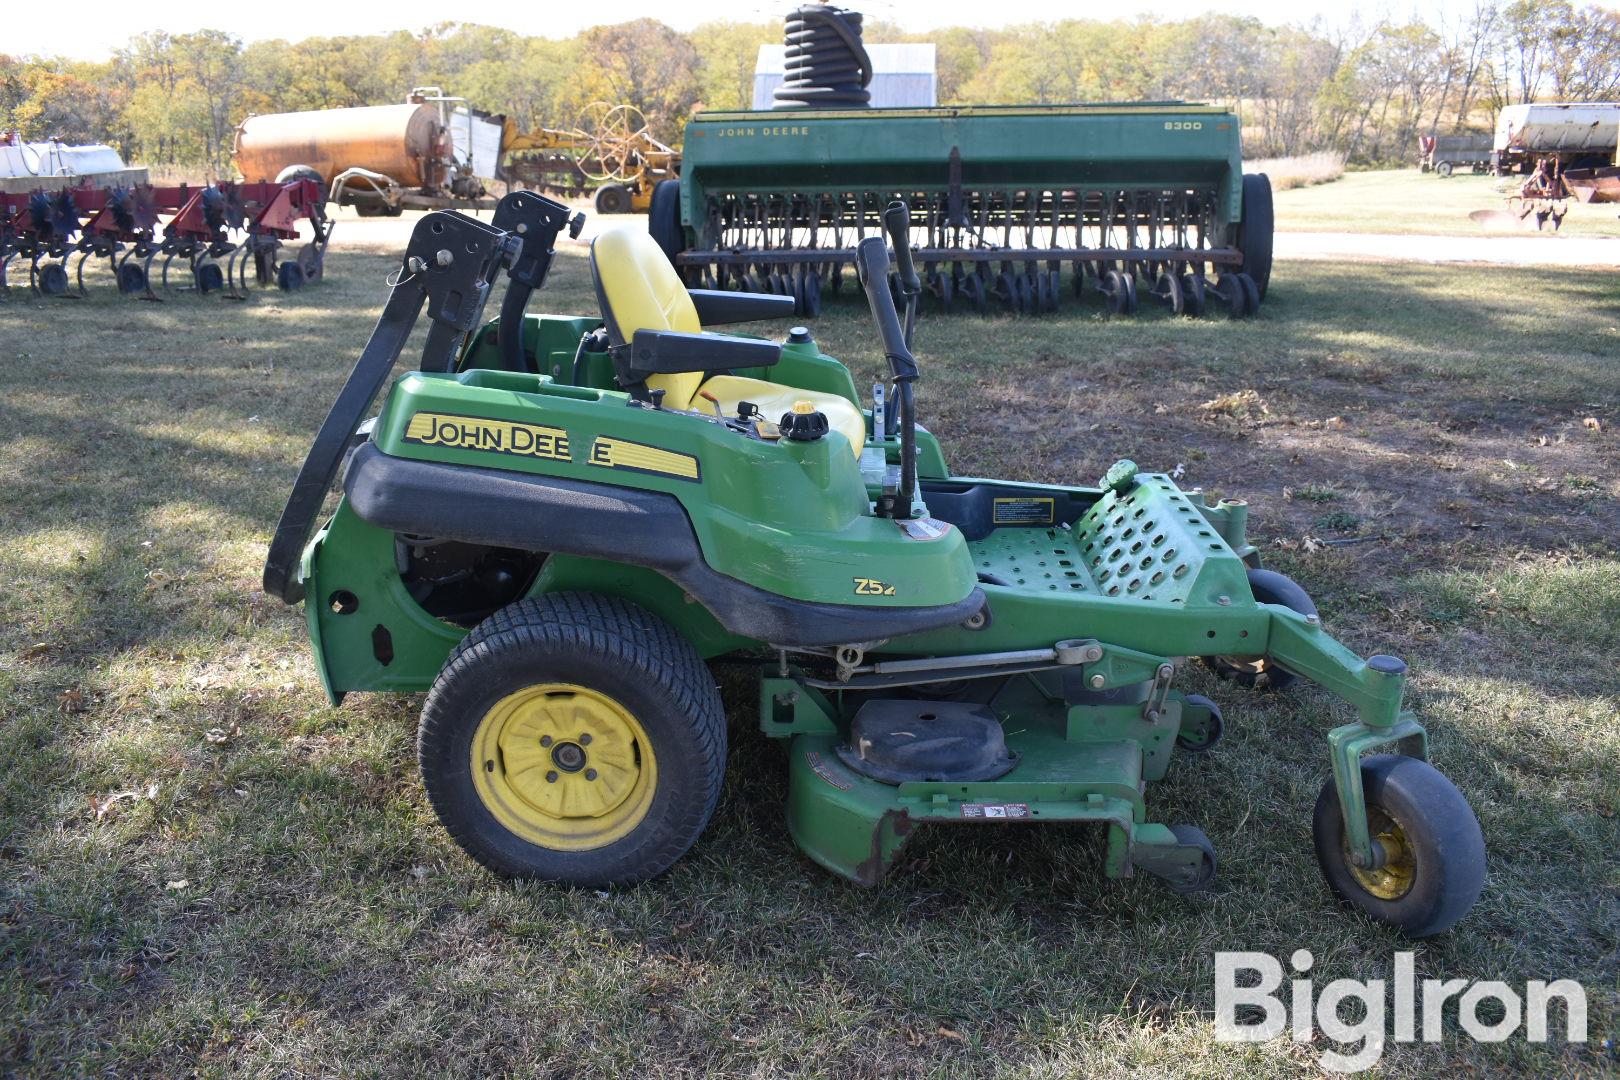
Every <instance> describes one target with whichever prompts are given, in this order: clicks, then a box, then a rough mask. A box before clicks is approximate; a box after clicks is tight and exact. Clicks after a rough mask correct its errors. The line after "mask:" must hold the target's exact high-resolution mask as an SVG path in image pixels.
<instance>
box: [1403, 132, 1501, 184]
mask: <svg viewBox="0 0 1620 1080" xmlns="http://www.w3.org/2000/svg"><path fill="white" fill-rule="evenodd" d="M1492 142H1493V140H1492V138H1491V136H1489V135H1420V136H1418V152H1419V158H1418V168H1419V169H1421V170H1422V171H1423V172H1432V173H1434V174H1435V175H1436V176H1438V177H1440V178H1441V179H1445V178H1446V177H1448V176H1450V175H1451V174H1452V173H1453V172H1456V171H1457V170H1458V169H1467V170H1468V171H1470V172H1472V173H1487V172H1490V171H1491V148H1492Z"/></svg>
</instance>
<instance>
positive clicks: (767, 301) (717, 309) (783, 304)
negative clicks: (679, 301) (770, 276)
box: [687, 289, 793, 326]
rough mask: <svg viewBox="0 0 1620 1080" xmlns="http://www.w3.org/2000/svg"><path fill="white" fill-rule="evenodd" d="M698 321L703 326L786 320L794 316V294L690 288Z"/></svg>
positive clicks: (689, 293)
mask: <svg viewBox="0 0 1620 1080" xmlns="http://www.w3.org/2000/svg"><path fill="white" fill-rule="evenodd" d="M687 292H688V295H690V296H691V297H692V306H693V307H695V308H697V314H698V321H699V322H701V323H702V324H703V325H704V326H715V325H717V324H719V323H734V322H755V321H757V320H759V319H787V318H791V317H792V315H793V297H791V296H776V295H773V294H771V293H753V292H726V291H724V290H721V289H689V290H687Z"/></svg>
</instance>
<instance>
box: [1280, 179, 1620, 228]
mask: <svg viewBox="0 0 1620 1080" xmlns="http://www.w3.org/2000/svg"><path fill="white" fill-rule="evenodd" d="M1522 179H1523V178H1522V177H1520V178H1509V179H1501V180H1499V179H1497V178H1495V177H1492V176H1475V175H1473V174H1472V173H1462V172H1459V173H1456V174H1454V175H1452V176H1451V177H1449V178H1447V179H1444V180H1442V179H1441V178H1440V177H1438V176H1435V175H1434V174H1432V173H1423V172H1419V171H1418V170H1417V169H1395V170H1385V171H1381V172H1353V173H1346V174H1345V175H1344V176H1342V177H1340V178H1339V179H1338V180H1335V181H1333V182H1332V183H1328V184H1317V185H1314V186H1311V187H1301V188H1294V189H1292V190H1290V191H1279V192H1277V195H1276V206H1277V228H1278V230H1280V231H1283V232H1362V233H1422V234H1429V235H1441V236H1482V235H1516V236H1529V235H1535V229H1534V225H1533V224H1532V226H1531V228H1530V229H1528V230H1525V229H1523V228H1519V227H1517V226H1515V225H1511V224H1509V225H1503V224H1492V225H1490V226H1483V225H1479V224H1476V223H1475V222H1473V221H1471V220H1469V217H1468V215H1469V214H1470V213H1472V212H1473V211H1475V210H1505V209H1507V205H1508V204H1507V192H1508V190H1509V189H1510V188H1511V189H1514V190H1517V188H1518V186H1519V184H1520V182H1522ZM1569 205H1570V212H1569V216H1568V217H1566V218H1565V219H1564V224H1563V226H1562V228H1560V229H1559V231H1558V233H1557V234H1555V235H1557V236H1620V206H1615V205H1612V204H1609V205H1591V204H1587V203H1574V202H1572V203H1570V204H1569Z"/></svg>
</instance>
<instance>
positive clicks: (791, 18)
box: [771, 4, 872, 109]
mask: <svg viewBox="0 0 1620 1080" xmlns="http://www.w3.org/2000/svg"><path fill="white" fill-rule="evenodd" d="M782 39H783V42H784V43H785V44H786V45H787V57H786V63H785V64H784V67H783V82H782V85H781V86H779V87H778V88H777V89H776V93H775V94H774V95H773V96H774V97H775V99H776V103H775V104H774V105H772V106H771V107H772V108H774V109H817V108H826V107H829V106H833V107H841V108H849V107H852V106H853V107H856V108H865V107H867V106H868V105H870V104H871V101H872V95H871V93H870V92H869V91H868V90H867V89H866V88H867V86H869V85H870V84H871V82H872V58H871V57H870V56H868V55H867V53H866V46H865V45H863V44H862V43H861V15H860V12H858V11H846V10H844V9H843V8H836V7H826V6H822V5H820V4H817V5H805V6H804V7H799V8H795V9H794V10H793V11H791V12H789V13H788V16H787V19H786V20H785V22H784V24H783V35H782Z"/></svg>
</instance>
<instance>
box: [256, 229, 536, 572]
mask: <svg viewBox="0 0 1620 1080" xmlns="http://www.w3.org/2000/svg"><path fill="white" fill-rule="evenodd" d="M520 250H521V241H519V239H518V238H517V237H516V236H511V235H509V234H507V233H505V232H503V231H501V230H500V229H496V228H494V227H492V226H490V225H486V224H484V223H483V222H481V221H478V220H476V219H474V218H470V217H466V216H464V215H462V214H457V213H455V212H453V211H449V210H438V211H435V212H433V213H431V214H427V215H426V216H424V217H423V218H422V220H420V221H418V222H417V223H416V228H415V230H414V231H412V233H411V240H410V243H409V244H408V245H407V246H406V248H405V257H404V259H403V260H402V261H401V263H400V267H399V269H398V270H396V271H395V272H394V274H393V275H390V277H391V278H392V281H391V284H392V286H393V291H392V292H391V293H389V295H388V302H387V303H386V304H384V305H383V310H382V315H380V316H379V317H378V319H377V325H376V327H375V328H374V329H373V330H372V331H371V338H370V339H369V340H368V341H367V342H366V347H365V348H364V349H363V350H361V353H360V359H358V360H356V361H355V364H354V370H352V371H350V372H349V378H348V381H346V382H345V383H344V384H343V389H342V390H341V391H339V392H338V396H337V400H336V401H334V402H333V403H332V409H331V411H330V412H329V413H327V414H326V419H325V421H323V422H322V424H321V427H320V430H319V431H318V432H316V434H315V441H314V442H313V443H311V444H310V448H309V455H308V456H307V457H306V458H305V459H304V464H303V466H302V467H301V468H300V469H299V470H298V478H297V479H296V480H294V481H293V489H292V494H291V495H290V496H288V498H287V505H286V507H285V508H283V509H282V511H281V520H280V521H278V522H277V523H276V531H275V535H274V536H273V537H272V538H271V540H270V554H269V556H268V557H267V558H266V560H265V564H264V591H265V592H267V593H269V594H270V595H271V596H279V597H280V598H281V599H282V600H284V601H286V602H287V603H289V604H296V603H298V601H299V600H301V599H303V597H304V584H303V582H301V581H298V580H297V579H296V574H295V571H296V569H297V567H298V563H299V560H300V559H301V558H302V557H303V553H304V545H305V544H307V543H309V537H310V534H311V533H312V532H313V531H314V528H315V516H316V515H317V514H319V513H320V510H321V504H322V503H323V502H325V501H326V493H327V492H328V491H330V490H331V488H332V482H333V481H334V480H336V479H337V471H338V468H339V466H340V465H342V463H343V455H344V451H345V450H346V449H347V448H348V445H349V439H350V438H351V437H353V435H354V431H355V428H356V427H358V426H359V424H360V421H361V419H362V418H363V417H364V416H365V413H366V410H367V409H368V408H370V406H371V402H372V399H374V398H375V397H376V396H377V391H378V390H380V389H382V385H383V383H384V382H385V381H387V379H388V376H389V373H390V372H392V371H393V370H394V364H395V363H396V362H397V361H398V360H399V356H400V353H402V352H404V351H405V346H406V345H407V344H408V343H409V341H410V337H411V331H412V330H413V329H414V328H415V326H416V320H417V319H418V318H419V317H421V315H422V312H423V309H424V307H425V308H426V311H427V316H428V318H429V319H431V320H432V326H430V327H429V328H428V334H427V342H426V344H424V345H423V347H422V363H421V370H423V371H452V370H454V368H455V363H456V359H457V357H458V356H459V355H460V350H461V343H462V340H463V339H464V338H465V337H466V335H467V334H468V332H470V331H471V330H472V329H473V328H474V327H476V326H477V325H478V321H479V319H481V318H482V317H483V312H484V302H485V300H487V299H488V298H489V290H490V286H491V284H493V282H494V280H495V276H496V275H497V274H499V273H500V271H501V269H502V268H503V267H507V266H510V265H511V264H512V263H513V262H514V261H516V259H517V258H518V255H519V252H520Z"/></svg>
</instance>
